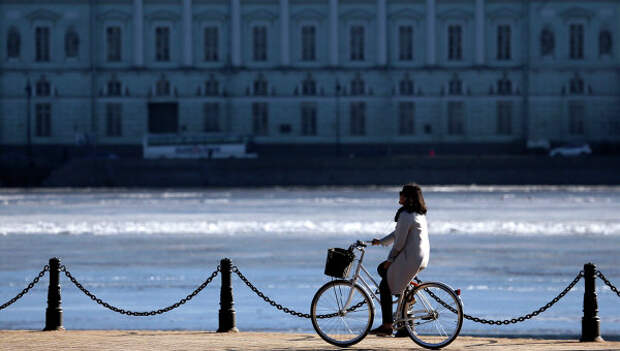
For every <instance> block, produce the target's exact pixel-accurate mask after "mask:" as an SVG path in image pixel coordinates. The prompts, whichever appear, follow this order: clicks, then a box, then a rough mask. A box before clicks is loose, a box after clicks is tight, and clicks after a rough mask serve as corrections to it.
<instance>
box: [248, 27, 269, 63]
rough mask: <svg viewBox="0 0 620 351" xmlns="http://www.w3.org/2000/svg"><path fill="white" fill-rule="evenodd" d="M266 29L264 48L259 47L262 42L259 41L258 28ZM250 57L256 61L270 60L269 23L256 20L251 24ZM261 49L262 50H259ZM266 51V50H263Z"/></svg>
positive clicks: (265, 61) (264, 61)
mask: <svg viewBox="0 0 620 351" xmlns="http://www.w3.org/2000/svg"><path fill="white" fill-rule="evenodd" d="M259 29H262V30H264V33H263V34H264V48H259V46H258V45H259V44H261V43H260V42H259V43H257V35H259V34H260V33H258V32H257V30H259ZM250 42H251V50H250V59H251V61H252V62H254V63H263V64H264V63H267V62H269V25H268V24H266V23H263V22H256V23H253V24H252V25H251V26H250ZM259 49H260V50H259ZM263 51H264V52H263Z"/></svg>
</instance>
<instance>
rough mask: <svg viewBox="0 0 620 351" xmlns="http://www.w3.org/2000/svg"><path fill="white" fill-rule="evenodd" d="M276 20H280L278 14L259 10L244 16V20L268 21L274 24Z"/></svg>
mask: <svg viewBox="0 0 620 351" xmlns="http://www.w3.org/2000/svg"><path fill="white" fill-rule="evenodd" d="M276 18H278V15H277V14H275V13H273V12H271V11H269V10H265V9H259V10H255V11H252V12H248V13H245V14H243V19H244V20H266V21H270V22H273V21H275V19H276Z"/></svg>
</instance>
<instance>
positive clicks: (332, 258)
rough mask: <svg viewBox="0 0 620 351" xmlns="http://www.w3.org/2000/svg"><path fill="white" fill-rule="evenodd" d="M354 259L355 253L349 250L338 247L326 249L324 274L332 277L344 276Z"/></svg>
mask: <svg viewBox="0 0 620 351" xmlns="http://www.w3.org/2000/svg"><path fill="white" fill-rule="evenodd" d="M354 259H355V255H354V254H353V252H351V251H349V250H345V249H339V248H333V249H329V250H327V260H326V261H325V275H328V276H330V277H334V278H346V276H347V275H348V274H349V270H350V269H351V264H352V263H353V260H354Z"/></svg>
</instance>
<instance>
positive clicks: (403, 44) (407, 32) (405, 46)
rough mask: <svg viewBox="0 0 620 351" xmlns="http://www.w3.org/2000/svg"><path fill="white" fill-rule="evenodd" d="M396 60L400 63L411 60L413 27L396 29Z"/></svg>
mask: <svg viewBox="0 0 620 351" xmlns="http://www.w3.org/2000/svg"><path fill="white" fill-rule="evenodd" d="M398 59H399V60H401V61H411V60H413V27H412V26H400V27H398Z"/></svg>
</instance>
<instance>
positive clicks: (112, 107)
mask: <svg viewBox="0 0 620 351" xmlns="http://www.w3.org/2000/svg"><path fill="white" fill-rule="evenodd" d="M105 116H106V130H105V133H106V137H108V138H118V137H122V136H123V104H122V103H120V102H108V103H106V104H105Z"/></svg>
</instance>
